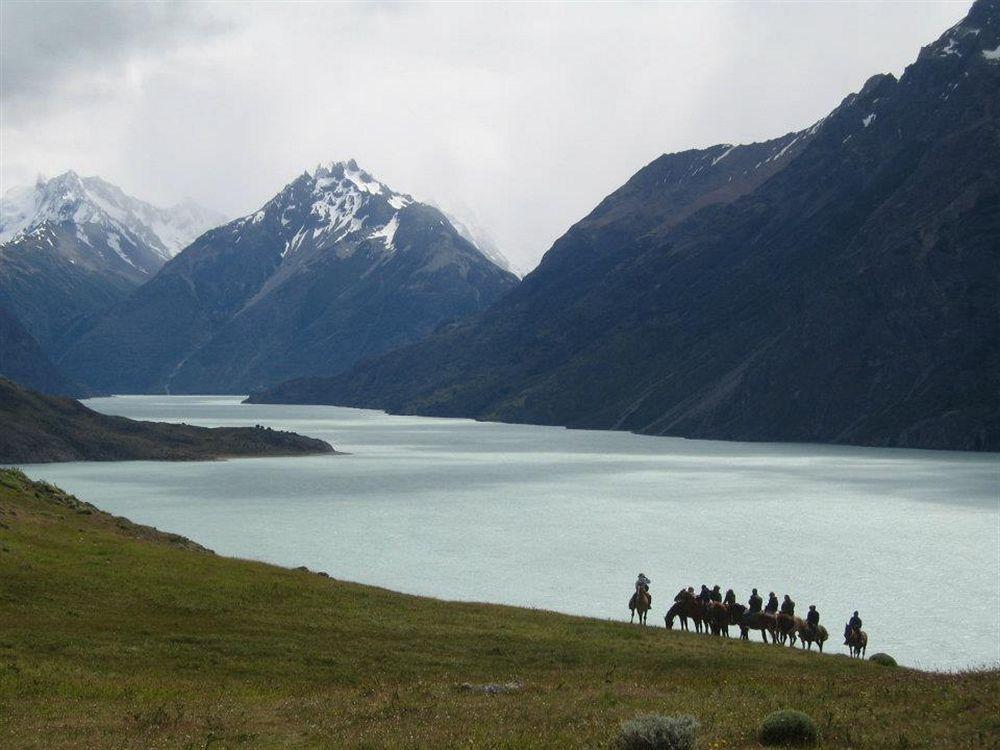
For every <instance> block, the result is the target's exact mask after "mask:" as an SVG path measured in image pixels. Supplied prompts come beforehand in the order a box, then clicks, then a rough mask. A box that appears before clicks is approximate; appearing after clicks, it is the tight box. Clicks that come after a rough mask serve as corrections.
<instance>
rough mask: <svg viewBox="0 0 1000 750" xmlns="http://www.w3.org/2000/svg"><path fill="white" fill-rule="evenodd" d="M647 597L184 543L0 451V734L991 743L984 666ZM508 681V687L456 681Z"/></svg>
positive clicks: (282, 743)
mask: <svg viewBox="0 0 1000 750" xmlns="http://www.w3.org/2000/svg"><path fill="white" fill-rule="evenodd" d="M661 609H662V608H661V607H657V608H656V610H655V611H656V612H659V613H660V614H659V615H658V616H657V617H656V618H654V617H651V618H650V621H651V622H652V621H653V620H654V619H655V620H656V621H657V623H658V624H659V625H660V627H657V628H653V627H650V628H646V629H643V628H640V627H638V626H630V625H628V624H622V623H611V622H604V621H599V620H590V619H583V618H575V617H567V616H563V615H556V614H551V613H546V612H537V611H530V610H523V609H516V608H511V607H499V606H490V605H478V604H458V603H448V602H442V601H436V600H431V599H422V598H418V597H412V596H404V595H401V594H395V593H392V592H389V591H384V590H381V589H377V588H371V587H366V586H359V585H354V584H349V583H342V582H339V581H335V580H331V579H327V578H323V577H321V576H319V575H316V574H314V573H308V572H303V571H294V570H286V569H283V568H278V567H274V566H270V565H264V564H260V563H254V562H247V561H243V560H234V559H228V558H223V557H219V556H216V555H212V554H209V553H206V552H202V551H198V550H197V549H196V548H194V545H190V544H188V543H187V542H186V540H183V539H182V538H179V537H175V536H171V535H167V534H160V533H158V532H155V531H153V530H151V529H148V528H145V527H140V526H136V525H134V524H131V523H129V522H127V521H125V520H124V519H118V518H114V517H112V516H109V515H106V514H104V513H101V512H100V511H97V510H96V509H94V508H92V507H91V506H88V505H86V504H84V503H80V502H79V501H76V500H75V499H74V498H72V497H71V496H67V495H65V494H63V493H61V492H60V491H58V490H56V489H55V488H52V487H50V486H47V485H42V484H36V483H32V482H31V481H30V480H28V479H27V478H26V477H25V476H24V475H23V474H20V473H19V472H13V471H0V747H3V748H63V747H80V748H167V747H170V748H172V747H182V748H242V747H246V748H251V747H252V748H258V747H282V748H284V747H401V748H409V747H412V748H425V747H435V748H436V747H466V748H479V747H489V748H530V747H554V748H579V747H592V748H600V747H607V746H608V745H609V743H610V742H611V741H612V739H613V738H614V735H615V733H616V730H617V728H618V725H619V723H620V722H621V721H622V720H623V719H628V718H631V717H633V716H635V715H636V714H639V713H644V712H658V713H665V714H672V713H688V714H693V715H694V716H695V717H697V718H698V720H699V721H700V722H701V724H702V730H701V735H700V736H701V742H700V747H701V748H745V747H757V746H758V744H757V740H756V732H757V728H758V727H759V725H760V722H761V720H762V719H763V717H764V716H765V715H766V714H768V713H769V712H771V711H773V710H775V709H778V708H796V709H801V710H803V711H805V712H807V713H809V714H810V715H811V716H812V717H813V718H814V719H815V721H816V723H817V725H818V727H819V731H820V737H821V739H820V745H821V746H822V747H830V748H980V747H981V748H995V747H997V746H998V742H1000V719H998V708H1000V690H998V686H1000V674H998V673H997V672H979V673H969V674H961V675H940V674H929V673H922V672H918V671H913V670H908V669H902V668H897V669H893V668H887V667H882V666H879V665H876V664H873V663H870V662H860V661H852V660H850V659H848V658H847V657H846V656H832V655H826V656H820V655H817V654H816V653H805V652H802V651H799V650H792V649H789V648H787V647H778V646H769V645H767V646H766V645H762V644H760V643H759V642H757V643H740V642H739V641H738V640H720V639H712V638H709V637H704V636H696V635H685V634H681V633H678V632H667V631H666V630H664V628H663V627H662V619H660V618H662V612H661ZM831 644H835V639H834V640H832V641H831ZM833 650H839V649H838V646H837V645H833ZM508 680H518V681H520V682H522V683H523V684H524V688H523V690H521V691H518V692H514V693H511V694H504V695H488V694H481V693H478V692H470V691H468V690H464V689H462V688H461V687H460V686H461V684H462V683H494V682H505V681H508Z"/></svg>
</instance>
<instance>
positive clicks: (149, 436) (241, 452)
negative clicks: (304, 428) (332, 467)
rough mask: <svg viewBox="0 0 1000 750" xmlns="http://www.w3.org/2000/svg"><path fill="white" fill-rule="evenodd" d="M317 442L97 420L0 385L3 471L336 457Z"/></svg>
mask: <svg viewBox="0 0 1000 750" xmlns="http://www.w3.org/2000/svg"><path fill="white" fill-rule="evenodd" d="M333 452H334V450H333V447H332V446H331V445H330V444H329V443H327V442H325V441H323V440H317V439H316V438H311V437H306V436H305V435H298V434H296V433H294V432H284V431H281V430H272V429H270V428H263V427H193V426H192V425H187V424H170V423H167V422H141V421H137V420H134V419H126V418H125V417H114V416H109V415H107V414H100V413H98V412H96V411H93V410H92V409H88V408H87V407H86V406H84V405H83V404H81V403H80V402H79V401H75V400H73V399H71V398H62V397H60V396H46V395H44V394H41V393H36V392H35V391H31V390H28V389H27V388H23V387H21V386H20V385H18V384H17V383H15V382H13V381H11V380H7V379H6V378H3V377H0V463H6V464H26V463H47V462H50V461H141V460H147V461H196V460H206V459H213V458H230V457H232V458H235V457H239V456H296V455H308V454H313V453H333Z"/></svg>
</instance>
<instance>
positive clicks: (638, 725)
mask: <svg viewBox="0 0 1000 750" xmlns="http://www.w3.org/2000/svg"><path fill="white" fill-rule="evenodd" d="M699 726H700V725H699V724H698V720H697V719H695V718H694V717H693V716H687V715H681V716H662V715H660V714H647V715H645V716H637V717H635V718H634V719H629V720H628V721H623V722H622V726H621V729H620V730H619V731H618V738H617V739H616V741H615V744H614V746H615V748H618V750H692V748H694V746H695V741H696V740H697V734H698V727H699Z"/></svg>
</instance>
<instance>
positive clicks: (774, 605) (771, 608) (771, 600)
mask: <svg viewBox="0 0 1000 750" xmlns="http://www.w3.org/2000/svg"><path fill="white" fill-rule="evenodd" d="M764 611H765V612H769V613H770V614H772V615H773V614H774V613H775V612H777V611H778V597H777V595H776V594H775V593H774V592H773V591H772V592H771V593H770V594H768V596H767V606H766V607H764Z"/></svg>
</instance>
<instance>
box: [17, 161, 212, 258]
mask: <svg viewBox="0 0 1000 750" xmlns="http://www.w3.org/2000/svg"><path fill="white" fill-rule="evenodd" d="M223 221H224V218H223V217H222V215H221V214H217V213H215V212H214V211H210V210H209V209H206V208H203V207H202V206H199V205H198V204H197V203H194V202H193V201H184V202H183V203H179V204H177V205H176V206H172V207H170V208H158V207H157V206H154V205H152V204H150V203H147V202H145V201H142V200H139V199H138V198H133V197H132V196H130V195H128V194H126V193H125V192H124V191H123V190H122V189H121V188H119V187H117V186H116V185H112V184H111V183H110V182H107V181H106V180H103V179H101V178H100V177H80V176H79V175H78V174H77V173H76V172H74V171H72V170H70V171H67V172H64V173H63V174H61V175H59V176H57V177H53V178H52V179H49V180H46V179H44V178H39V179H38V180H37V181H36V183H35V185H34V186H32V187H15V188H11V189H10V190H8V191H7V192H6V193H5V194H4V196H3V199H2V200H0V244H4V243H7V242H9V241H11V240H13V239H15V238H16V237H17V236H18V235H19V234H30V233H31V232H32V231H34V230H36V229H38V228H39V227H42V226H43V225H45V224H50V225H53V226H57V227H58V226H65V225H68V224H72V225H73V226H74V227H75V228H76V230H77V238H78V239H79V240H80V242H81V243H82V244H83V245H89V246H92V247H93V248H94V250H95V252H97V253H103V252H104V251H106V250H111V251H112V254H113V256H114V257H110V256H109V257H108V258H106V261H107V262H114V260H115V257H116V258H117V259H118V260H120V261H121V262H123V263H125V264H127V266H130V267H131V268H132V269H134V270H135V271H137V272H139V273H142V274H145V275H147V276H148V275H150V274H152V273H155V272H156V271H157V270H159V268H160V266H162V265H163V263H165V262H166V261H167V260H169V259H170V258H172V257H173V256H174V255H176V254H177V253H178V252H180V250H181V249H182V248H184V247H185V246H187V245H188V244H189V243H190V242H191V241H192V240H194V239H195V238H196V237H197V236H198V235H199V234H201V233H202V232H204V231H205V230H206V229H209V228H211V227H213V226H217V225H218V224H221V223H222V222H223ZM123 270H125V269H123Z"/></svg>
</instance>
